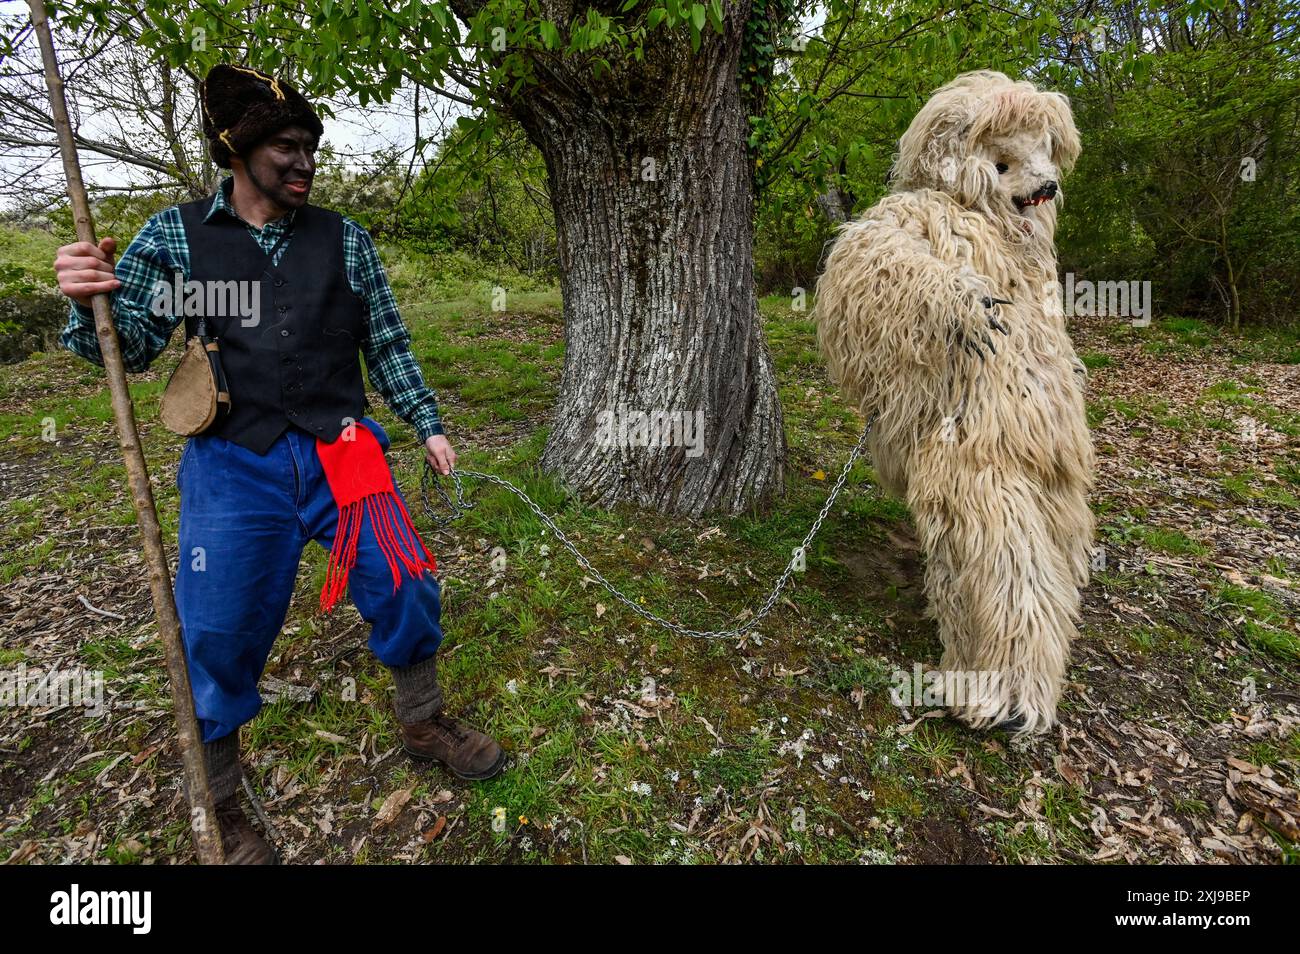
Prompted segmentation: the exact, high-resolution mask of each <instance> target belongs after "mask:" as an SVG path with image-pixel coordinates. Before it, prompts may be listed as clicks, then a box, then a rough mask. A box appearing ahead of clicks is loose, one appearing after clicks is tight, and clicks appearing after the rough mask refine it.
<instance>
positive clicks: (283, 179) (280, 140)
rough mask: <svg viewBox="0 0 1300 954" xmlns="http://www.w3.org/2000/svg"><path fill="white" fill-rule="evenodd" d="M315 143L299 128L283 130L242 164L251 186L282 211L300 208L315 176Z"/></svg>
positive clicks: (315, 140)
mask: <svg viewBox="0 0 1300 954" xmlns="http://www.w3.org/2000/svg"><path fill="white" fill-rule="evenodd" d="M316 145H317V139H316V137H315V136H314V135H312V133H311V132H310V131H309V130H306V129H304V128H302V127H301V126H287V127H285V128H284V129H281V130H280V131H279V132H277V133H275V134H274V135H272V136H270V137H268V138H267V139H265V140H263V141H262V142H260V143H258V144H257V145H256V146H254V147H253V149H252V150H250V152H249V154H248V156H247V157H246V158H245V160H244V167H245V170H246V171H247V172H248V178H249V179H250V180H251V181H252V183H253V185H254V186H255V187H256V188H257V189H258V191H260V192H261V193H262V194H263V195H265V196H266V197H267V198H268V199H270V200H271V201H272V202H274V203H275V204H276V205H278V206H280V208H282V209H284V210H285V211H289V210H290V209H297V208H301V207H302V206H304V205H306V204H307V196H308V195H310V194H311V183H312V179H313V177H314V176H315V175H316Z"/></svg>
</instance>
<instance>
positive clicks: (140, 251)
mask: <svg viewBox="0 0 1300 954" xmlns="http://www.w3.org/2000/svg"><path fill="white" fill-rule="evenodd" d="M234 182H235V180H234V177H233V176H227V177H226V178H225V179H224V180H223V181H222V183H221V188H220V189H218V190H217V193H216V196H215V197H214V198H213V200H212V208H210V209H209V210H208V214H207V215H206V216H205V217H204V221H207V220H208V219H211V218H212V217H213V216H214V215H221V214H224V215H229V216H232V217H234V218H235V219H237V220H238V221H240V222H243V221H244V220H243V219H240V218H239V216H238V214H237V213H236V212H235V210H234V207H233V206H231V204H230V199H229V196H230V190H231V189H233V188H234ZM293 215H294V214H293V212H292V211H291V212H289V214H288V215H285V216H283V217H282V218H279V219H276V220H275V221H274V222H267V223H266V225H264V226H263V227H262V228H260V229H258V228H254V227H253V226H252V225H248V223H247V222H245V223H244V224H245V226H246V227H247V228H248V234H249V235H251V236H253V238H254V239H256V240H257V244H258V245H260V246H261V247H262V250H263V251H265V252H270V251H271V249H272V248H273V247H274V246H275V243H276V242H277V241H278V240H279V238H280V236H281V235H283V234H284V232H285V231H286V230H287V229H288V228H289V226H290V225H291V224H292V223H293ZM290 241H292V239H291V238H290V239H286V240H285V242H284V244H283V245H281V246H280V250H279V251H278V252H277V253H276V257H275V264H277V265H278V264H280V259H281V258H282V257H283V256H284V253H285V249H286V248H288V245H289V242H290ZM343 260H344V263H345V267H346V268H347V274H348V282H349V283H350V284H351V285H352V290H353V291H355V292H356V293H357V294H358V295H360V296H361V297H362V298H363V299H364V300H365V302H366V306H367V308H366V335H365V338H364V339H363V340H362V342H361V353H362V354H363V355H364V356H365V359H366V369H367V370H368V371H369V375H370V382H371V384H372V385H373V386H374V387H375V388H376V389H377V390H378V391H379V393H380V394H382V395H383V397H384V400H385V401H387V402H388V406H389V407H391V408H392V409H393V413H394V414H396V415H397V416H398V417H400V418H401V419H402V420H404V421H406V422H407V423H408V424H410V425H411V426H412V427H414V428H415V430H416V433H418V434H419V435H420V441H421V442H424V441H426V440H428V439H429V438H430V437H431V436H433V435H434V434H441V433H443V428H442V421H441V420H440V419H439V417H438V399H437V397H436V396H435V395H434V393H433V392H432V391H431V390H429V388H428V386H427V385H426V384H425V383H424V375H423V374H421V373H420V365H419V364H418V363H417V362H416V360H415V356H414V355H413V354H411V334H410V332H409V331H407V330H406V325H405V324H403V322H402V317H401V315H399V314H398V312H397V301H396V300H395V299H394V298H393V290H392V288H391V287H389V284H388V276H387V275H386V274H385V273H384V266H383V264H382V263H381V262H380V261H379V252H378V250H377V249H376V248H375V243H374V240H373V239H371V237H370V233H369V232H367V231H366V230H365V229H364V228H362V227H361V226H360V225H359V224H358V223H356V222H355V221H353V220H352V219H350V218H348V217H347V216H346V215H345V216H343ZM177 271H180V272H183V273H184V275H185V279H186V280H188V279H189V277H190V248H189V243H188V242H187V241H186V239H185V226H184V225H182V224H181V212H180V207H179V206H175V205H173V206H170V207H169V208H166V209H163V210H162V211H161V212H159V213H158V214H157V215H154V216H152V217H151V218H150V219H149V221H148V222H146V223H145V225H144V228H142V229H141V230H140V232H139V234H137V235H136V237H135V238H134V239H133V240H132V241H131V244H130V246H128V248H127V250H126V251H125V252H124V253H123V254H122V256H121V258H120V259H119V260H118V262H117V264H116V266H115V267H114V274H115V275H116V276H117V279H118V280H119V281H120V282H121V283H122V285H121V287H119V288H117V289H116V290H115V291H114V292H113V323H114V324H115V325H116V326H117V336H118V338H119V340H120V341H121V344H122V359H123V362H124V363H125V364H126V370H128V371H144V370H145V369H146V368H148V367H149V365H150V363H152V362H153V360H154V358H156V357H158V355H160V354H162V352H163V349H165V348H166V347H167V342H168V341H169V340H170V339H171V336H172V332H173V331H175V330H176V326H177V325H179V324H181V322H183V321H184V320H185V319H184V315H177V316H174V317H173V316H170V315H155V314H154V313H153V310H152V309H151V308H150V302H151V301H152V300H153V298H154V288H155V287H156V285H157V283H158V282H159V281H162V282H163V283H165V284H168V285H170V284H171V283H172V280H173V273H174V272H177ZM59 343H60V344H61V345H63V347H65V348H67V349H68V350H70V351H74V352H76V353H77V354H79V355H81V356H82V357H83V358H85V359H87V360H88V361H93V362H94V363H95V364H98V365H102V364H103V363H104V358H103V356H102V355H101V354H100V353H99V341H98V339H97V338H96V337H95V318H94V313H93V312H92V311H91V310H90V309H89V308H84V307H82V306H81V305H80V304H78V303H77V302H73V303H72V312H71V314H70V315H69V316H68V324H67V327H66V328H64V330H63V334H62V335H61V336H60V337H59Z"/></svg>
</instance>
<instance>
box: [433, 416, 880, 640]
mask: <svg viewBox="0 0 1300 954" xmlns="http://www.w3.org/2000/svg"><path fill="white" fill-rule="evenodd" d="M874 421H875V418H874V417H872V418H870V419H869V420H868V421H867V423H866V424H865V425H864V426H863V428H862V435H861V436H860V437H859V438H858V443H857V444H856V445H855V446H854V448H853V450H852V451H851V452H850V453H849V459H848V460H847V461H845V463H844V469H843V470H841V471H840V476H839V477H838V478H837V479H836V481H835V484H834V486H833V487H831V492H830V496H829V497H827V498H826V503H825V504H823V505H822V509H821V513H819V514H817V519H816V520H814V521H813V525H812V527H811V528H809V530H808V534H807V535H806V536H805V537H804V538H803V543H801V544H799V546H798V547H797V548H796V549H795V551H794V554H793V555H792V556H791V558H790V562H789V563H787V564H786V567H785V570H784V571H783V572H782V573H781V576H780V577H779V578H778V579H777V581H776V585H775V586H773V587H772V591H771V592H770V593H769V594H768V596H767V599H766V600H764V601H763V604H762V606H760V607H759V610H758V612H757V613H755V614H754V615H753V616H751V617H750V618H749V619H748V620H746V621H745V622H744V623H742V624H741V625H739V626H736V627H733V628H732V629H724V630H700V629H690V628H688V627H686V626H682V625H681V624H680V623H674V622H672V621H671V620H666V619H664V618H663V617H662V616H658V615H656V614H655V613H652V612H650V611H649V610H648V609H646V608H645V607H643V606H638V605H637V604H636V603H634V602H633V601H632V600H631V599H630V598H629V597H627V596H625V595H624V594H623V593H621V592H620V591H619V589H618V588H617V587H616V586H614V584H613V583H611V582H609V580H607V579H605V576H604V574H602V573H601V572H600V571H599V570H597V569H596V568H595V567H594V566H592V565H591V561H589V560H588V559H587V558H586V557H585V556H583V555H582V554H581V553H580V552H579V551H578V548H577V547H575V546H574V545H573V543H572V542H571V541H570V540H569V538H568V537H567V536H566V535H565V533H564V531H563V530H561V529H560V528H559V527H558V526H556V524H555V521H554V520H552V519H551V518H550V517H549V516H547V515H546V514H545V513H543V512H542V508H541V507H539V506H538V505H537V503H536V502H535V501H534V500H533V499H532V498H531V497H529V496H528V494H526V493H524V492H523V491H522V490H520V489H519V488H518V487H516V486H515V485H514V484H512V483H510V481H508V480H506V479H505V478H503V477H498V476H497V475H496V474H484V473H481V472H479V471H475V470H459V469H454V470H452V472H451V479H452V483H453V484H454V485H455V488H456V496H455V499H454V500H453V499H452V498H451V497H450V496H449V495H448V494H447V491H446V490H445V489H444V488H443V485H442V483H441V482H439V480H438V474H437V472H436V471H434V469H433V467H432V466H431V465H430V464H429V461H428V459H426V460H425V462H424V473H423V474H422V475H421V477H420V497H421V501H422V503H423V505H424V512H425V514H426V515H427V516H428V517H429V519H430V520H432V521H433V522H434V523H435V524H436V525H437V526H438V528H439V529H443V528H445V527H447V526H448V525H449V524H450V523H451V522H452V521H453V520H458V519H459V518H460V517H462V516H463V515H464V514H465V513H466V512H468V511H470V510H473V509H474V508H475V507H476V506H477V504H476V503H473V502H471V501H468V500H466V499H465V491H464V487H463V485H462V484H461V478H462V477H474V478H477V479H479V480H481V481H484V482H485V483H489V484H496V485H497V486H498V487H504V488H505V489H506V490H508V491H510V493H512V494H514V495H515V496H516V497H518V498H519V499H520V500H522V501H523V502H524V503H525V504H527V505H528V508H529V509H530V510H532V512H533V513H534V514H535V515H536V517H537V519H538V520H540V521H541V522H542V523H543V524H544V525H545V526H546V527H547V528H548V529H549V530H550V531H551V533H553V534H554V535H555V538H556V539H557V540H559V541H560V543H562V544H563V545H564V548H565V549H566V550H568V551H569V552H570V553H572V554H573V558H574V559H575V560H577V561H578V565H579V566H581V567H582V568H583V569H584V570H586V571H587V573H588V574H590V575H591V577H592V578H593V579H594V580H595V581H596V582H597V583H599V584H600V585H601V586H603V587H604V588H605V589H606V590H608V591H609V592H610V595H612V596H613V597H614V598H615V599H617V600H618V601H619V602H620V603H622V604H623V605H624V606H626V607H627V608H628V609H630V610H632V612H634V613H636V614H637V615H638V616H641V617H642V618H644V619H647V620H649V621H650V622H652V623H655V624H657V625H659V626H662V627H663V628H664V629H667V630H670V631H672V632H674V633H677V634H678V635H681V636H691V637H694V638H696V639H732V638H735V637H738V636H741V635H743V634H744V633H747V632H749V630H751V629H753V628H754V627H755V626H757V625H758V624H759V623H760V622H762V620H763V618H764V617H765V616H767V614H768V613H770V612H772V608H773V607H774V606H775V605H776V601H777V599H778V598H779V597H780V595H781V591H782V590H783V589H784V588H785V585H786V583H788V582H789V581H790V574H792V573H793V572H794V568H795V567H796V566H797V565H798V564H799V563H800V562H802V560H803V558H804V555H805V554H806V553H807V552H808V546H809V544H811V543H812V541H813V538H814V537H816V536H817V532H818V531H819V530H820V529H821V527H822V521H824V520H825V519H826V515H827V514H828V513H830V510H831V507H832V506H834V504H835V499H836V498H837V497H838V496H839V495H840V491H842V490H843V489H844V483H845V481H846V480H848V478H849V471H850V470H852V469H853V465H854V463H856V462H857V459H858V458H859V457H860V456H861V455H862V449H863V447H865V446H866V443H867V437H868V436H869V435H870V434H871V426H872V424H873V423H874ZM430 485H432V486H433V488H434V489H435V490H436V491H437V493H438V496H439V497H440V498H441V499H442V502H443V503H444V504H445V505H446V506H447V507H448V508H449V509H450V511H451V514H450V516H448V517H439V516H438V515H437V514H436V513H435V512H434V509H433V507H432V506H431V505H430V502H429V487H430Z"/></svg>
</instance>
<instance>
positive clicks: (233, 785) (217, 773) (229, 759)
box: [181, 729, 244, 805]
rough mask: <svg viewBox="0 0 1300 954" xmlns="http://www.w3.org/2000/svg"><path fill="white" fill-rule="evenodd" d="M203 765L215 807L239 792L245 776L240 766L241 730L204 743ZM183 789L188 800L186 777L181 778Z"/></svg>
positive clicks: (188, 791)
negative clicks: (206, 772) (240, 782)
mask: <svg viewBox="0 0 1300 954" xmlns="http://www.w3.org/2000/svg"><path fill="white" fill-rule="evenodd" d="M203 764H204V766H205V767H206V768H207V770H208V790H209V791H211V792H212V803H213V804H214V805H217V804H220V803H221V802H224V801H225V800H226V799H227V798H229V797H230V796H231V795H234V794H235V792H237V791H239V780H240V779H241V778H243V776H244V772H243V769H242V768H240V765H239V730H238V729H236V730H235V731H234V732H231V733H230V734H229V735H223V736H222V737H221V738H219V739H215V740H214V741H212V742H204V743H203ZM181 787H182V788H183V789H184V791H185V798H186V800H188V799H189V797H190V790H189V784H188V781H187V780H186V778H185V776H184V775H182V776H181Z"/></svg>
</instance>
